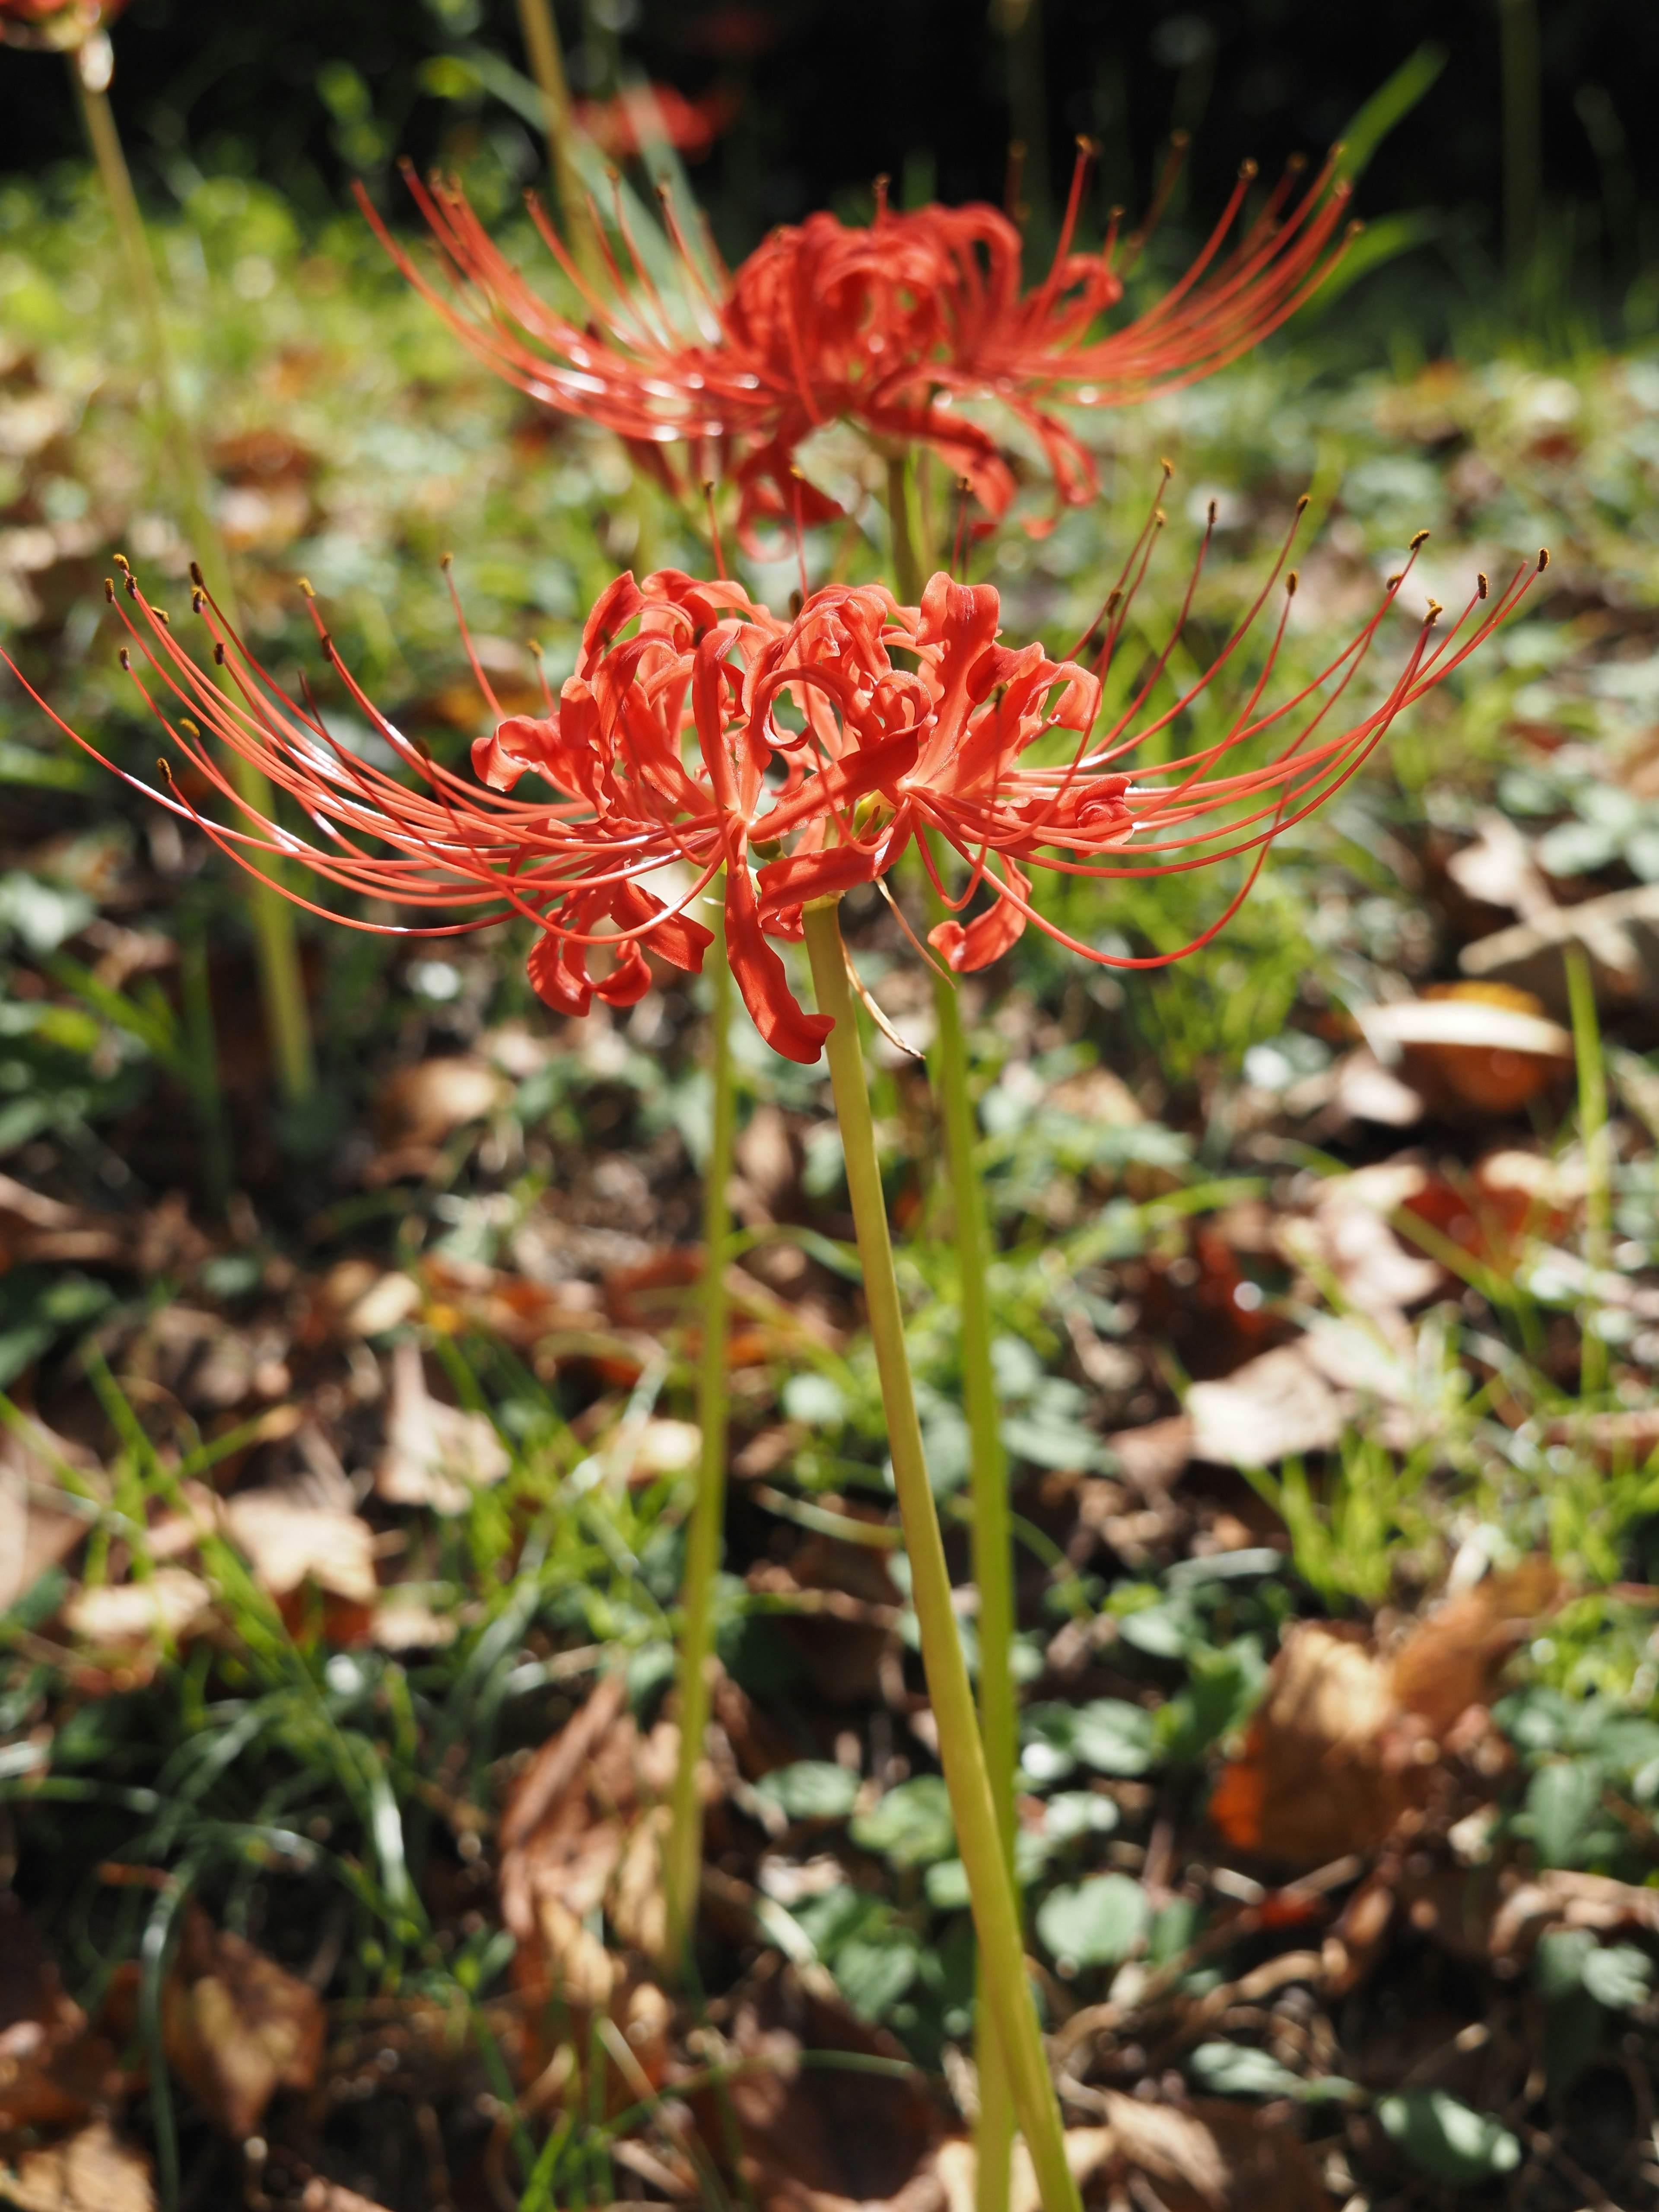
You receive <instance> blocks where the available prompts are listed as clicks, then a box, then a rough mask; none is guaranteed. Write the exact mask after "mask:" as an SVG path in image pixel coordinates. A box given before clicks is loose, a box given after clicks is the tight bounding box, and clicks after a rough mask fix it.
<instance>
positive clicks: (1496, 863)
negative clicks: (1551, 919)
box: [1446, 807, 1555, 921]
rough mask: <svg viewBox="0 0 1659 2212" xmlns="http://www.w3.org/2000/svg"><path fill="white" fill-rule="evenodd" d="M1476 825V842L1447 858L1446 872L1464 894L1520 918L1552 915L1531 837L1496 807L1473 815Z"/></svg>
mask: <svg viewBox="0 0 1659 2212" xmlns="http://www.w3.org/2000/svg"><path fill="white" fill-rule="evenodd" d="M1474 827H1475V833H1476V834H1475V840H1474V843H1473V844H1472V845H1465V846H1464V847H1463V848H1462V851H1461V852H1456V853H1454V854H1452V856H1451V858H1450V859H1449V860H1448V861H1447V863H1446V873H1447V874H1448V875H1449V877H1450V878H1451V879H1452V881H1453V882H1454V883H1455V884H1456V886H1457V888H1458V890H1461V891H1462V893H1463V895H1464V896H1465V897H1466V898H1471V899H1474V900H1475V901H1476V902H1477V903H1479V904H1480V905H1481V906H1498V907H1504V906H1506V907H1508V908H1510V910H1511V911H1512V912H1513V913H1515V914H1517V915H1520V917H1521V919H1522V921H1542V920H1543V919H1544V918H1545V917H1546V916H1547V915H1551V914H1553V912H1554V910H1555V897H1554V894H1553V892H1552V891H1551V890H1550V887H1549V884H1548V882H1547V879H1546V878H1545V876H1544V872H1543V871H1542V869H1541V868H1540V866H1538V863H1537V862H1536V861H1535V860H1534V858H1533V853H1532V841H1531V840H1530V839H1529V838H1528V836H1526V835H1525V834H1524V833H1523V832H1522V830H1521V829H1517V828H1516V824H1515V823H1513V822H1511V821H1510V817H1509V816H1508V815H1507V814H1500V813H1498V811H1497V809H1496V808H1495V807H1492V808H1488V809H1487V810H1486V811H1485V812H1484V813H1481V814H1479V815H1477V816H1476V817H1475V823H1474Z"/></svg>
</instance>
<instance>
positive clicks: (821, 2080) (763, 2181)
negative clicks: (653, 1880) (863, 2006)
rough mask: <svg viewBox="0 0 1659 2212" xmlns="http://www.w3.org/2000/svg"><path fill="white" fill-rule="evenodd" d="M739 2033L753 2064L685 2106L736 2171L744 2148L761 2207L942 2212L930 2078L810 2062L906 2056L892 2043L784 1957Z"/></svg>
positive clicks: (756, 1988) (762, 1982)
mask: <svg viewBox="0 0 1659 2212" xmlns="http://www.w3.org/2000/svg"><path fill="white" fill-rule="evenodd" d="M730 2034H731V2040H732V2045H734V2046H735V2051H736V2055H737V2057H738V2060H739V2062H745V2063H739V2065H738V2067H737V2068H736V2069H734V2070H733V2072H732V2075H731V2077H730V2078H729V2080H728V2081H726V2083H725V2085H724V2087H723V2088H722V2089H721V2091H720V2093H719V2095H718V2097H717V2096H716V2095H715V2094H714V2093H713V2092H711V2091H710V2090H708V2089H706V2088H704V2089H700V2090H697V2091H695V2092H693V2093H691V2094H690V2096H689V2097H688V2098H687V2102H688V2103H689V2104H690V2106H691V2107H692V2110H693V2112H695V2113H696V2118H697V2124H698V2128H699V2131H700V2133H701V2134H702V2138H703V2142H704V2146H705V2148H707V2150H708V2154H709V2156H710V2157H711V2158H712V2159H714V2160H716V2162H717V2163H718V2164H720V2166H722V2167H723V2168H725V2169H726V2171H727V2172H730V2170H731V2167H732V2163H733V2152H734V2148H735V2163H736V2166H737V2169H738V2170H737V2173H736V2175H735V2176H734V2179H737V2180H738V2183H739V2184H740V2185H741V2186H742V2188H743V2190H744V2194H745V2195H748V2196H750V2197H752V2200H753V2202H754V2203H755V2204H756V2205H757V2208H758V2212H852V2208H853V2207H854V2206H857V2207H860V2208H862V2212H937V2208H938V2207H939V2204H940V2203H941V2201H942V2199H943V2196H944V2191H943V2187H942V2185H941V2182H940V2179H939V2174H938V2173H937V2172H936V2171H935V2167H934V2160H933V2148H934V2145H935V2142H936V2140H937V2137H938V2133H939V2121H938V2118H937V2115H936V2112H935V2111H934V2107H933V2100H932V2099H931V2098H930V2097H929V2096H928V2094H927V2090H926V2088H925V2087H924V2086H923V2082H922V2080H921V2075H918V2074H916V2073H915V2072H914V2071H913V2070H910V2069H907V2070H906V2071H905V2072H904V2073H903V2074H902V2075H897V2076H895V2075H891V2074H886V2073H880V2074H878V2073H873V2072H872V2073H866V2072H865V2071H863V2070H861V2069H860V2070H856V2071H855V2070H854V2069H851V2068H848V2067H843V2066H836V2065H833V2064H831V2065H816V2066H815V2065H810V2064H803V2063H802V2060H803V2058H805V2057H811V2055H813V2054H815V2053H819V2052H823V2053H829V2052H836V2053H845V2054H848V2055H849V2056H851V2057H854V2058H858V2057H865V2058H869V2057H880V2058H887V2059H893V2058H899V2057H902V2055H903V2054H902V2051H900V2049H899V2046H898V2045H896V2043H895V2042H894V2040H893V2039H892V2038H891V2037H890V2036H889V2035H885V2034H884V2033H882V2031H881V2030H880V2029H878V2028H873V2027H868V2026H866V2023H865V2022H864V2021H860V2020H859V2019H858V2018H857V2017H856V2015H854V2013H853V2012H852V2011H851V2010H849V2008H848V2007H847V2006H846V2005H845V2004H844V2003H843V2002H842V2000H841V1999H840V1998H839V1997H837V1996H833V1995H829V1994H823V1995H820V1994H817V1993H816V1992H815V1991H814V1990H811V1989H809V1988H807V1987H806V1985H805V1984H804V1982H803V1981H802V1979H801V1978H800V1976H799V1974H798V1973H797V1972H796V1970H795V1969H794V1968H793V1967H792V1966H783V1965H782V1962H781V1961H780V1960H777V1959H776V1958H775V1955H774V1956H773V1957H771V1958H769V1960H765V1961H763V1966H762V1968H760V1969H757V1975H756V1978H755V1980H754V1982H753V1983H752V1984H751V1985H750V1988H749V1989H748V1990H745V1992H744V1996H742V1998H741V1999H740V2000H739V2002H738V2005H737V2007H736V2008H735V2015H734V2018H733V2021H732V2027H731V2031H730ZM734 2124H735V2132H736V2136H737V2139H738V2141H737V2144H736V2146H734V2145H733V2143H732V2134H733V2127H734Z"/></svg>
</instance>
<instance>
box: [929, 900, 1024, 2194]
mask: <svg viewBox="0 0 1659 2212" xmlns="http://www.w3.org/2000/svg"><path fill="white" fill-rule="evenodd" d="M936 857H937V856H936ZM924 878H925V880H926V882H927V905H928V920H929V921H943V920H944V919H945V902H944V901H943V900H942V899H941V898H940V896H939V893H938V891H937V890H934V888H933V881H932V878H927V876H926V872H925V871H924ZM933 1006H934V1011H935V1013H936V1015H937V1017H938V1023H939V1033H938V1037H937V1040H936V1042H935V1044H934V1048H933V1090H934V1094H935V1096H936V1097H937V1098H938V1101H939V1119H940V1122H941V1124H942V1126H943V1128H944V1133H945V1164H946V1167H947V1169H948V1170H949V1173H950V1177H951V1211H952V1212H953V1213H954V1215H955V1217H956V1243H957V1281H958V1284H959V1286H960V1296H961V1300H962V1395H963V1410H964V1411H965V1413H966V1414H967V1417H968V1438H969V1495H970V1497H971V1498H972V1499H973V1506H974V1532H973V1562H974V1583H975V1588H976V1589H977V1590H978V1592H979V1619H978V1626H979V1722H980V1727H981V1730H982V1731H983V1734H984V1739H985V1764H986V1766H987V1769H988V1771H989V1773H990V1779H991V1796H992V1800H993V1802H994V1804H995V1807H996V1815H997V1828H998V1832H999V1833H1000V1836H1001V1838H1002V1850H1003V1857H1004V1858H1005V1860H1006V1863H1007V1866H1008V1870H1009V1875H1010V1878H1011V1879H1012V1875H1013V1851H1014V1766H1015V1763H1016V1760H1017V1759H1018V1723H1017V1720H1016V1717H1015V1706H1014V1674H1013V1665H1012V1651H1013V1641H1014V1581H1013V1542H1012V1533H1011V1531H1010V1528H1009V1522H1008V1460H1007V1455H1006V1452H1005V1451H1004V1449H1003V1446H1002V1421H1001V1408H1000V1406H999V1404H998V1402H997V1388H996V1373H995V1370H994V1367H993V1365H992V1363H991V1300H990V1291H989V1287H988V1285H987V1271H988V1267H989V1261H990V1235H989V1231H988V1227H987V1222H986V1218H985V1194H984V1191H983V1189H982V1188H981V1183H980V1179H979V1170H978V1168H977V1166H976V1164H975V1159H974V1108H973V1101H972V1100H971V1098H970V1097H969V1093H968V1046H967V1040H966V1038H965V1037H964V1036H963V1027H962V1008H961V1006H960V1005H959V1003H958V1001H957V994H956V989H955V987H954V986H953V985H952V984H951V981H949V979H948V978H947V977H946V976H945V975H941V974H939V973H937V972H936V973H935V975H934V977H933ZM1015 1894H1016V1896H1018V1886H1016V1890H1015ZM979 2009H980V2029H981V2033H980V2034H979V2036H978V2038H977V2041H976V2051H977V2056H978V2063H979V2125H978V2128H977V2130H975V2140H976V2142H977V2144H978V2149H979V2157H978V2160H977V2164H976V2167H975V2176H976V2179H975V2188H976V2191H977V2196H976V2203H977V2206H978V2212H1006V2208H1007V2203H1008V2160H1009V2153H1010V2151H1011V2149H1012V2127H1013V2112H1012V2107H1011V2105H1010V2101H1009V2089H1008V2082H1007V2079H1006V2073H1005V2070H1004V2067H1003V2063H1002V2055H1001V2051H1000V2048H999V2047H998V2045H997V2043H996V2041H995V2038H994V2033H993V2034H987V2033H985V2032H984V2031H985V2029H986V2027H987V2025H988V2021H987V2006H986V2002H985V1992H984V1990H983V1989H981V1992H980V2002H979Z"/></svg>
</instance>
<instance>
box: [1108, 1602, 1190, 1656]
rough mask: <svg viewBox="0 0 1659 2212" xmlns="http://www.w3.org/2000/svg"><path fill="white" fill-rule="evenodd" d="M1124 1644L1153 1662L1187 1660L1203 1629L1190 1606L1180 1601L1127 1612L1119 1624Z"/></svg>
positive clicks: (1119, 1631) (1118, 1630) (1118, 1629)
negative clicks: (1137, 1611) (1140, 1652)
mask: <svg viewBox="0 0 1659 2212" xmlns="http://www.w3.org/2000/svg"><path fill="white" fill-rule="evenodd" d="M1117 1632H1118V1634H1119V1635H1120V1636H1121V1638H1123V1641H1124V1642H1125V1643H1126V1644H1131V1645H1133V1648H1134V1649H1135V1650H1137V1651H1144V1652H1145V1653H1146V1656H1147V1657H1148V1658H1150V1659H1183V1658H1185V1656H1187V1653H1188V1650H1189V1649H1190V1647H1191V1645H1192V1644H1193V1643H1194V1639H1195V1638H1199V1637H1200V1636H1201V1635H1202V1634H1203V1630H1202V1628H1201V1627H1200V1624H1199V1622H1198V1621H1197V1620H1196V1619H1195V1618H1194V1613H1193V1611H1192V1608H1191V1607H1190V1606H1188V1605H1187V1604H1185V1603H1183V1602H1181V1601H1176V1602H1175V1603H1172V1604H1170V1605H1149V1606H1146V1607H1143V1608H1142V1609H1141V1611H1139V1613H1125V1614H1124V1616H1123V1618H1122V1620H1120V1621H1119V1623H1118V1625H1117Z"/></svg>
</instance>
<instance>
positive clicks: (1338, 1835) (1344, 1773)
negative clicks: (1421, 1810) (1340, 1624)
mask: <svg viewBox="0 0 1659 2212" xmlns="http://www.w3.org/2000/svg"><path fill="white" fill-rule="evenodd" d="M1398 1717H1399V1709H1398V1705H1397V1703H1396V1699H1395V1690H1394V1680H1393V1674H1392V1670H1391V1669H1390V1668H1389V1665H1388V1663H1387V1662H1385V1661H1383V1660H1382V1659H1379V1658H1378V1657H1377V1656H1376V1655H1375V1654H1374V1653H1373V1652H1371V1651H1370V1650H1367V1649H1366V1647H1365V1645H1364V1644H1363V1643H1361V1642H1358V1641H1357V1640H1356V1639H1355V1638H1352V1637H1349V1636H1345V1635H1343V1634H1342V1633H1341V1632H1340V1630H1337V1629H1334V1628H1328V1627H1327V1626H1324V1625H1323V1624H1322V1622H1317V1621H1308V1622H1304V1623H1302V1624H1300V1625H1299V1626H1296V1627H1294V1628H1292V1629H1291V1631H1290V1632H1289V1633H1288V1634H1287V1635H1286V1637H1285V1641H1284V1644H1282V1646H1281V1647H1280V1650H1279V1656H1278V1657H1277V1658H1276V1659H1275V1660H1274V1662H1273V1670H1272V1673H1271V1674H1270V1675H1269V1677H1268V1682H1267V1696H1266V1697H1265V1698H1264V1699H1263V1700H1262V1703H1261V1706H1260V1708H1259V1709H1258V1711H1257V1713H1256V1716H1255V1720H1254V1721H1253V1722H1252V1723H1251V1725H1250V1732H1249V1737H1248V1739H1247V1741H1246V1743H1245V1747H1244V1751H1243V1755H1242V1756H1241V1757H1240V1758H1238V1759H1234V1760H1232V1761H1231V1762H1230V1764H1229V1765H1227V1766H1226V1767H1225V1768H1224V1770H1223V1771H1222V1775H1221V1779H1220V1781H1219V1782H1218V1784H1217V1786H1216V1790H1215V1793H1214V1795H1213V1796H1212V1798H1211V1800H1210V1817H1211V1819H1212V1820H1213V1821H1214V1823H1215V1825H1216V1826H1217V1827H1218V1829H1219V1830H1220V1832H1221V1834H1222V1835H1223V1836H1224V1837H1225V1839H1226V1841H1227V1842H1228V1843H1229V1844H1232V1845H1234V1846H1235V1848H1237V1849H1238V1850H1249V1851H1260V1852H1261V1853H1263V1854H1264V1855H1265V1856H1266V1857H1269V1858H1279V1859H1285V1860H1289V1861H1291V1862H1294V1863H1301V1864H1306V1865H1315V1864H1318V1863H1322V1862H1323V1861H1326V1860H1328V1859H1334V1858H1337V1857H1340V1856H1341V1855H1342V1854H1343V1853H1345V1852H1347V1851H1353V1850H1370V1849H1372V1848H1373V1847H1374V1846H1375V1845H1376V1844H1380V1843H1381V1842H1382V1840H1383V1838H1384V1837H1385V1836H1386V1835H1387V1834H1388V1832H1389V1830H1390V1829H1391V1828H1392V1827H1393V1826H1394V1824H1395V1821H1396V1820H1398V1819H1399V1817H1400V1815H1401V1813H1402V1812H1403V1811H1404V1810H1405V1808H1406V1807H1407V1804H1408V1803H1410V1802H1412V1798H1413V1787H1412V1780H1413V1766H1414V1765H1415V1761H1414V1759H1413V1751H1414V1743H1413V1742H1412V1741H1409V1740H1407V1741H1403V1742H1402V1741H1401V1739H1400V1731H1399V1729H1398V1726H1397V1723H1398Z"/></svg>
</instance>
